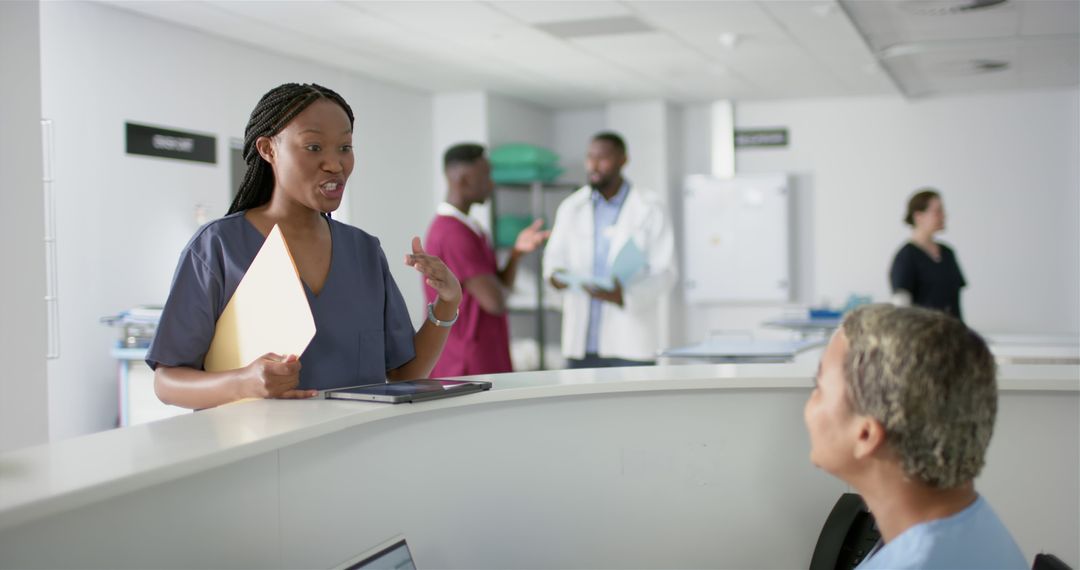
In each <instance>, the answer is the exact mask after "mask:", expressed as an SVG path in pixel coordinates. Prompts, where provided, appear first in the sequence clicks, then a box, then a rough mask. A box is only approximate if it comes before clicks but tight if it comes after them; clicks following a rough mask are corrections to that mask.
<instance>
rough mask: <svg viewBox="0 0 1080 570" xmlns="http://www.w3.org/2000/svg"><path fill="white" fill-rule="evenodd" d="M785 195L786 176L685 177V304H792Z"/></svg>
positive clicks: (786, 189)
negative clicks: (765, 302) (790, 301)
mask: <svg viewBox="0 0 1080 570" xmlns="http://www.w3.org/2000/svg"><path fill="white" fill-rule="evenodd" d="M789 194H790V190H789V187H788V177H787V175H786V174H754V175H739V176H736V177H734V178H714V177H712V176H708V175H704V174H695V175H691V176H687V177H686V181H685V184H684V186H683V209H684V212H683V220H684V224H683V243H684V244H685V246H686V257H685V265H684V267H685V268H686V273H685V279H684V281H683V287H684V288H685V293H686V300H687V301H688V302H690V303H723V302H754V301H757V302H760V301H779V302H783V301H788V300H790V298H791V287H790V278H789V275H788V272H789V267H790V263H789V260H788V232H789V223H788V196H789Z"/></svg>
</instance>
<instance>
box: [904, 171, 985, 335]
mask: <svg viewBox="0 0 1080 570" xmlns="http://www.w3.org/2000/svg"><path fill="white" fill-rule="evenodd" d="M904 222H905V223H906V224H907V225H909V226H911V240H909V241H908V242H907V243H906V244H904V246H903V247H901V248H900V251H898V252H896V257H895V258H894V259H893V263H892V269H890V270H889V281H890V283H891V285H892V290H893V299H894V300H895V301H896V302H897V304H900V305H909V304H910V305H917V306H920V307H927V308H930V309H938V310H940V311H944V312H946V313H948V314H950V315H952V316H954V317H956V318H958V319H960V320H963V315H962V313H961V311H960V289H961V288H963V287H964V286H966V285H967V281H965V280H964V274H963V273H962V272H961V271H960V265H959V264H958V263H957V261H956V254H955V253H954V252H953V250H952V249H951V248H950V247H948V246H947V245H945V244H943V243H940V242H937V241H935V240H934V235H935V234H937V233H938V232H940V231H942V230H944V229H945V208H944V206H943V205H942V202H941V194H939V193H938V192H937V191H936V190H933V189H930V188H925V189H922V190H920V191H918V192H916V193H915V195H913V196H912V197H911V199H910V200H908V207H907V216H905V217H904Z"/></svg>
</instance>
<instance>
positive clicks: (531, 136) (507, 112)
mask: <svg viewBox="0 0 1080 570" xmlns="http://www.w3.org/2000/svg"><path fill="white" fill-rule="evenodd" d="M487 117H488V118H487V127H488V143H489V144H491V146H498V145H501V144H506V143H518V142H520V143H529V144H533V145H538V146H542V147H544V148H551V147H552V146H553V145H554V142H555V122H554V119H555V115H554V113H553V112H552V111H551V110H550V109H547V108H544V107H539V106H537V105H533V104H531V103H526V102H524V101H520V100H517V99H512V98H510V97H504V96H502V95H496V94H494V93H488V94H487Z"/></svg>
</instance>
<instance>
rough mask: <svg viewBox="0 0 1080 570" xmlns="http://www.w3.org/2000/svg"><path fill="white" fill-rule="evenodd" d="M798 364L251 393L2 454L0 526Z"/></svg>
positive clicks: (791, 375)
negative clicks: (425, 416) (384, 391)
mask: <svg viewBox="0 0 1080 570" xmlns="http://www.w3.org/2000/svg"><path fill="white" fill-rule="evenodd" d="M813 374H814V369H813V368H812V367H809V366H804V365H774V364H764V365H733V364H721V365H693V366H661V367H642V368H622V369H605V370H573V371H569V370H566V371H550V372H523V373H514V374H504V375H498V376H486V377H477V378H478V379H481V378H482V379H485V380H489V381H492V382H493V383H494V384H495V386H494V388H493V389H492V390H491V391H489V392H485V393H482V394H471V395H466V396H462V397H458V398H448V399H443V400H435V401H430V402H424V403H420V404H410V405H396V406H395V405H389V404H377V403H367V402H350V401H340V400H325V399H321V398H316V399H312V400H307V401H274V400H264V401H249V402H241V403H237V404H233V405H228V406H222V407H219V408H216V409H213V410H205V411H202V412H199V413H193V414H189V415H185V416H180V417H175V418H170V419H166V420H161V421H158V422H152V423H148V424H143V425H137V426H132V427H128V428H122V429H116V430H110V431H106V432H100V433H96V434H91V435H87V436H83V437H78V438H73V439H70V440H65V441H60V442H56V443H52V444H46V445H41V446H36V447H30V448H26V449H22V450H16V451H13V452H9V453H6V454H0V530H3V529H6V528H9V527H14V526H18V525H21V524H24V523H27V522H30V521H33V520H36V519H38V518H41V517H45V516H49V515H53V514H57V513H60V512H63V511H66V510H70V509H75V508H78V507H81V506H85V505H89V504H92V503H95V502H98V501H101V500H105V499H108V498H111V497H114V496H118V495H121V494H124V493H129V492H132V491H136V490H139V489H143V488H146V487H150V486H153V485H157V484H160V483H165V482H168V481H172V480H175V479H179V478H182V477H187V476H190V475H193V474H196V473H200V472H203V471H207V470H210V469H213V468H216V467H220V466H224V465H227V464H230V463H233V462H236V461H240V460H243V459H247V458H250V457H254V456H256V455H260V454H263V453H267V452H271V451H274V450H277V449H282V448H285V447H288V446H291V445H295V444H299V443H303V442H305V441H308V440H311V439H314V438H317V437H321V436H324V435H327V434H331V433H335V432H338V431H342V430H345V429H348V428H351V427H354V426H358V425H361V424H365V423H370V422H377V421H381V420H384V419H391V418H398V417H405V416H408V415H411V414H418V413H427V412H430V411H434V410H445V409H451V408H458V407H464V406H481V405H496V404H503V403H509V402H517V401H525V400H536V399H545V398H565V397H583V396H593V395H617V394H634V393H647V392H663V391H677V390H741V391H745V390H809V388H810V387H811V377H812V376H813ZM999 389H1000V390H1001V391H1003V392H1014V391H1018V392H1026V391H1034V392H1046V391H1060V392H1073V393H1075V392H1080V367H1078V366H1067V365H1055V366H1046V365H1004V366H1001V367H1000V371H999Z"/></svg>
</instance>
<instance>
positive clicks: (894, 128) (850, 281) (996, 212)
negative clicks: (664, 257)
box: [684, 90, 1080, 339]
mask: <svg viewBox="0 0 1080 570" xmlns="http://www.w3.org/2000/svg"><path fill="white" fill-rule="evenodd" d="M1078 100H1080V99H1078V92H1077V91H1075V90H1063V91H1039V92H1016V93H1002V94H993V95H979V96H966V97H950V98H941V99H930V100H925V101H903V100H899V99H895V98H848V99H821V100H803V101H776V102H757V103H753V102H747V103H740V104H737V105H736V126H737V127H738V128H751V127H786V128H788V130H789V136H790V144H789V146H788V147H787V148H785V149H743V150H739V151H737V154H736V163H737V172H739V173H760V172H788V173H792V174H793V175H794V178H795V192H794V196H793V199H794V201H795V207H794V209H793V212H794V218H795V219H794V222H793V223H794V234H795V236H796V243H795V244H794V248H793V250H792V251H793V253H795V257H796V268H795V269H796V292H797V293H796V294H797V299H796V301H799V302H803V303H816V302H820V301H821V300H823V299H828V300H829V301H831V302H832V303H833V304H842V303H843V302H844V300H845V299H846V297H847V295H848V294H849V293H852V292H855V293H862V294H870V295H873V297H874V298H875V299H877V300H885V299H886V298H887V296H888V293H889V290H888V277H887V275H888V269H889V264H890V263H891V261H892V257H893V255H894V253H895V252H896V250H897V249H898V248H899V247H900V245H901V244H902V243H903V242H904V240H906V239H907V237H908V235H909V232H908V229H907V227H906V226H905V225H903V223H902V222H901V218H902V217H903V213H904V207H905V205H906V201H907V198H908V197H909V196H910V194H911V193H912V192H913V191H914V190H915V189H916V188H919V187H921V186H925V185H931V186H934V187H937V188H938V189H940V190H941V191H942V193H943V196H944V202H945V207H946V211H947V215H948V220H947V226H948V229H947V231H946V232H945V233H944V234H942V235H941V236H940V238H941V239H942V240H943V241H945V242H946V243H949V244H952V245H953V246H954V247H955V249H956V251H957V255H958V257H959V261H960V264H961V267H962V269H963V271H964V273H965V275H966V277H967V280H968V283H969V286H968V287H967V288H966V289H965V290H964V293H963V296H962V303H963V309H964V315H965V320H967V321H968V323H969V324H971V325H972V326H973V327H975V328H976V329H979V330H981V331H984V332H1017V333H1036V332H1048V333H1053V332H1056V333H1074V334H1075V333H1076V332H1077V331H1078V329H1080V326H1078V318H1080V222H1078V211H1080V199H1078V195H1080V172H1078V169H1080V159H1078V156H1080V134H1078V133H1080V129H1078V120H1080V112H1078ZM702 113H703V111H702V108H700V107H695V108H692V109H691V110H688V112H687V114H686V116H685V118H686V121H685V123H684V124H685V125H686V128H687V130H686V135H687V137H686V138H687V139H688V140H687V144H688V145H689V146H694V145H696V144H703V142H704V141H707V139H700V138H696V136H697V135H694V132H698V133H699V134H700V131H701V127H700V125H699V124H698V122H699V121H698V120H697V119H700V117H699V115H701V114H702ZM694 125H697V127H696V128H692V127H693V126H694ZM695 129H696V130H695ZM706 132H707V131H706ZM692 137H694V140H689V139H691V138H692ZM700 158H701V157H698V156H697V154H694V155H690V154H687V155H686V160H685V162H684V164H685V165H686V167H687V170H688V173H692V172H693V171H695V170H696V171H701V170H700V169H701V168H704V166H703V165H702V164H699V163H700ZM779 311H780V307H779V306H765V307H761V306H758V307H730V306H729V307H718V306H714V307H709V308H708V309H707V310H696V309H694V308H690V309H689V310H688V314H689V315H692V316H691V317H690V318H689V319H688V322H687V327H686V330H687V334H688V335H689V336H690V337H691V339H696V338H700V337H701V336H703V335H704V334H707V331H708V330H709V329H717V328H720V329H731V328H753V327H754V326H756V325H757V324H758V323H760V321H761V320H764V319H766V318H769V317H774V316H777V314H778V313H779Z"/></svg>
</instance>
